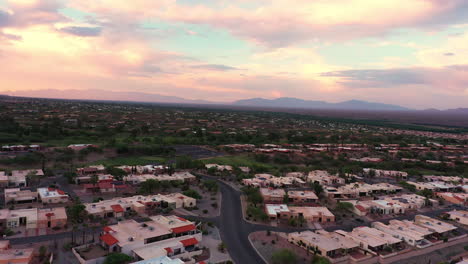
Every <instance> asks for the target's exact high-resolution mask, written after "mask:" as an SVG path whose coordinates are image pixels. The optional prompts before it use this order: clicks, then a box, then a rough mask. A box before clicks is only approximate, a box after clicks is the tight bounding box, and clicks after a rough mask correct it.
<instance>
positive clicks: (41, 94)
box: [5, 89, 468, 112]
mask: <svg viewBox="0 0 468 264" xmlns="http://www.w3.org/2000/svg"><path fill="white" fill-rule="evenodd" d="M5 95H9V96H20V97H37V98H52V99H75V100H76V99H77V100H108V101H128V102H148V103H169V104H218V105H222V104H224V105H230V106H249V107H267V108H273V109H274V108H290V109H291V108H292V109H325V110H327V109H329V110H333V109H336V110H386V111H405V110H411V109H408V108H405V107H402V106H398V105H391V104H382V103H373V102H366V101H359V100H350V101H344V102H341V103H328V102H325V101H316V100H302V99H298V98H290V97H281V98H277V99H271V100H270V99H264V98H252V99H246V100H239V101H235V102H232V103H222V102H212V101H207V100H191V99H185V98H182V97H177V96H166V95H160V94H152V93H141V92H112V91H106V90H99V89H93V90H55V89H49V90H30V91H10V92H6V93H5ZM447 111H456V112H467V111H468V109H467V108H459V109H452V110H447Z"/></svg>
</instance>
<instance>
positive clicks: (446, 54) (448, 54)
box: [444, 52, 455, 56]
mask: <svg viewBox="0 0 468 264" xmlns="http://www.w3.org/2000/svg"><path fill="white" fill-rule="evenodd" d="M444 56H455V53H453V52H446V53H444Z"/></svg>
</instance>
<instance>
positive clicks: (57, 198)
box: [37, 187, 68, 204]
mask: <svg viewBox="0 0 468 264" xmlns="http://www.w3.org/2000/svg"><path fill="white" fill-rule="evenodd" d="M37 193H38V195H39V200H40V201H41V202H42V203H44V204H57V203H66V202H68V194H66V193H65V192H64V191H62V190H59V189H55V188H50V187H49V188H38V189H37Z"/></svg>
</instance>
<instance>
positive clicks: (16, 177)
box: [8, 169, 44, 187]
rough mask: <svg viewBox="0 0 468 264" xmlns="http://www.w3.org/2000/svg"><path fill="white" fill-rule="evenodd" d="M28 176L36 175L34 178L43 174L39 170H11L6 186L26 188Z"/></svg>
mask: <svg viewBox="0 0 468 264" xmlns="http://www.w3.org/2000/svg"><path fill="white" fill-rule="evenodd" d="M29 175H36V176H39V177H41V176H44V172H43V171H42V170H40V169H37V170H36V169H32V170H13V171H11V175H10V176H8V186H12V187H25V186H27V176H29Z"/></svg>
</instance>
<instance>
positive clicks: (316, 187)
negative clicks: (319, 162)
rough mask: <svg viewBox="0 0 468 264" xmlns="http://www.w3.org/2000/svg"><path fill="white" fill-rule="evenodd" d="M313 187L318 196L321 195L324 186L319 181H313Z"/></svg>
mask: <svg viewBox="0 0 468 264" xmlns="http://www.w3.org/2000/svg"><path fill="white" fill-rule="evenodd" d="M312 189H314V192H315V194H316V195H317V196H320V194H321V193H322V192H323V187H322V185H320V183H318V182H314V183H312Z"/></svg>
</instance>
